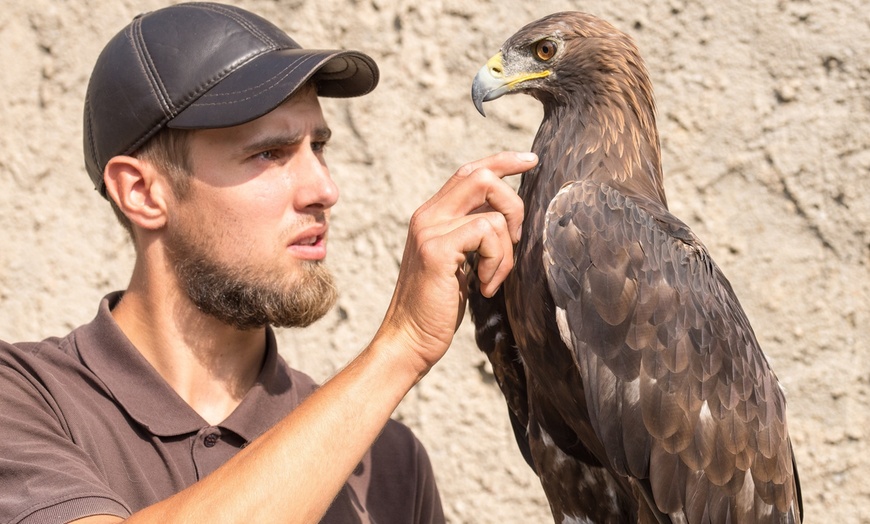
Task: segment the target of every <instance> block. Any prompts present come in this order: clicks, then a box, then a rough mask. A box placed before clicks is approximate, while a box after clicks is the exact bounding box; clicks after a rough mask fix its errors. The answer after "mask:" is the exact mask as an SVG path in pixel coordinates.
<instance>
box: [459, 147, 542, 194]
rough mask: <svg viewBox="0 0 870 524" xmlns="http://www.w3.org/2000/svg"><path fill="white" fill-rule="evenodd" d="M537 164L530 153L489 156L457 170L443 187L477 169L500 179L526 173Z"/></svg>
mask: <svg viewBox="0 0 870 524" xmlns="http://www.w3.org/2000/svg"><path fill="white" fill-rule="evenodd" d="M537 163H538V155H536V154H534V153H532V152H531V151H502V152H501V153H496V154H494V155H490V156H488V157H486V158H481V159H480V160H475V161H474V162H469V163H467V164H465V165H463V166H462V167H460V168H459V169H457V170H456V173H455V174H454V175H453V176H452V177H450V180H448V181H447V183H446V184H445V185H444V186H445V188H446V187H447V186H448V185H452V184H451V182H452V183H453V184H455V183H457V182H458V181H459V180H460V179H462V178H465V177H467V176H468V175H470V174H471V173H474V172H475V171H477V170H478V169H488V170H489V171H492V172H493V173H494V174H495V175H497V176H498V177H500V178H504V177H506V176H510V175H517V174H520V173H522V172H523V171H528V170H529V169H531V168H532V167H534V166H535V165H536V164H537Z"/></svg>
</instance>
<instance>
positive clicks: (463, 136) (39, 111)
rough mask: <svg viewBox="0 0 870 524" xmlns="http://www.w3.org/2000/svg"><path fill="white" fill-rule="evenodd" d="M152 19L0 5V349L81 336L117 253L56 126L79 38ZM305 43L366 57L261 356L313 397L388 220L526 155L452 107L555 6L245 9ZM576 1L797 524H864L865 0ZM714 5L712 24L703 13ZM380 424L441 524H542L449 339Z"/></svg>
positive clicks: (868, 283)
mask: <svg viewBox="0 0 870 524" xmlns="http://www.w3.org/2000/svg"><path fill="white" fill-rule="evenodd" d="M163 4H164V2H160V1H154V0H142V1H132V0H125V1H123V2H120V1H112V2H106V1H103V0H80V1H66V2H61V1H57V0H30V1H27V2H23V1H19V0H2V1H0V7H2V11H3V16H2V17H0V64H2V67H3V71H2V73H0V91H2V93H3V96H2V98H0V209H2V210H3V212H2V213H0V338H2V339H7V340H22V339H35V338H41V337H44V336H48V335H59V334H64V333H66V332H67V331H68V330H69V329H71V328H73V327H74V326H76V325H78V324H81V323H83V322H87V321H88V320H89V319H90V318H91V317H92V316H93V314H94V312H95V310H96V305H97V302H98V300H99V298H100V297H101V296H102V295H103V294H104V293H106V292H107V291H109V290H112V289H118V288H123V287H124V286H125V283H126V279H127V277H128V275H129V273H130V268H131V261H132V254H131V249H130V247H129V246H128V244H127V242H126V239H125V237H124V234H123V233H122V230H121V228H120V227H119V226H117V225H116V224H115V223H114V219H113V217H112V215H111V212H110V211H109V207H108V206H107V205H106V204H105V202H103V201H102V200H101V199H100V198H99V197H98V196H97V194H96V193H95V192H94V191H93V190H92V189H91V186H90V182H89V181H88V178H87V176H86V175H85V172H84V169H83V166H82V155H81V129H80V116H81V104H82V97H83V93H84V90H85V85H86V81H87V77H88V74H89V71H90V67H91V66H92V64H93V62H94V60H95V58H96V56H97V54H98V52H99V50H100V49H101V47H102V45H103V43H104V42H105V41H106V40H108V39H109V38H110V37H111V36H112V35H113V34H114V33H115V32H116V31H117V30H119V29H120V28H121V27H122V26H123V25H124V24H125V23H126V22H127V21H128V20H129V19H130V18H131V17H132V16H133V15H134V14H136V13H137V12H139V11H143V10H149V9H153V8H156V7H159V6H161V5H163ZM239 4H240V5H241V6H243V7H247V8H249V9H252V10H254V11H257V12H259V13H261V14H263V15H265V16H267V17H270V18H272V19H273V20H274V21H275V22H276V23H278V25H280V26H282V27H284V28H285V29H287V30H288V31H289V32H290V33H291V34H292V35H293V36H295V37H297V39H298V40H299V41H300V42H301V43H302V44H303V45H306V46H310V47H318V46H319V47H327V46H344V47H353V48H359V49H361V50H364V51H367V52H368V53H370V54H372V55H373V56H374V57H375V58H376V59H377V60H378V62H379V63H380V66H381V71H382V79H381V85H380V87H379V88H378V89H377V90H376V92H375V93H373V94H372V95H370V96H368V97H366V98H364V99H357V100H352V101H327V102H326V110H327V114H328V118H329V120H330V123H331V125H332V126H333V127H334V129H335V131H336V133H335V135H336V138H335V140H334V143H333V145H331V150H330V152H329V158H330V161H331V166H332V169H333V173H334V176H335V178H336V179H337V180H338V183H339V185H340V186H341V188H342V191H343V196H342V200H341V202H340V204H339V206H338V209H337V211H336V212H335V215H334V226H333V232H332V237H331V240H332V242H331V245H330V250H331V254H330V259H331V263H332V266H333V267H334V268H335V271H336V273H337V275H338V279H339V282H340V284H341V287H342V290H343V293H342V297H341V299H340V302H339V307H338V308H337V309H336V310H335V311H333V312H332V313H330V314H329V315H328V316H327V317H326V318H325V319H324V320H322V321H321V322H320V323H319V324H317V325H316V326H315V327H313V328H311V329H308V330H305V331H299V332H283V333H282V334H281V339H282V344H283V353H284V355H285V356H286V357H287V358H288V359H289V360H290V361H291V363H292V364H293V365H295V366H298V367H300V368H302V369H304V370H307V371H308V372H309V373H311V374H312V375H314V376H315V377H316V378H318V379H325V378H327V377H328V376H329V375H330V374H332V373H333V372H334V371H335V370H336V369H338V368H339V367H340V366H342V364H343V363H344V362H345V361H346V360H347V359H349V358H350V357H351V356H352V355H354V354H355V352H356V351H358V350H359V349H360V348H361V347H362V346H363V345H364V344H365V343H366V342H367V340H368V338H369V337H370V336H371V335H372V334H373V332H374V330H375V328H376V327H377V324H378V321H379V319H380V318H381V315H382V314H383V312H384V310H385V308H386V306H387V303H388V300H389V297H390V293H391V291H392V285H393V282H394V280H395V277H396V272H397V267H398V263H399V259H400V256H401V250H402V246H403V242H404V235H405V228H406V223H407V219H408V217H409V216H410V215H411V213H412V211H413V210H414V209H415V208H416V207H417V206H418V205H419V204H420V203H422V202H423V201H424V200H425V199H426V198H427V196H428V195H429V194H430V193H432V192H433V191H435V190H436V189H437V188H438V187H439V186H440V184H441V183H442V182H443V181H444V180H445V179H446V178H447V177H448V176H449V175H450V174H451V173H452V172H453V170H454V169H455V168H456V167H457V166H458V165H460V164H461V163H463V162H465V161H468V160H472V159H474V158H477V157H480V156H483V155H485V154H488V153H490V152H493V151H496V150H499V149H502V148H516V149H527V148H528V147H529V145H530V144H531V140H532V137H533V135H534V131H535V129H536V128H537V123H538V121H539V118H540V110H539V109H538V107H537V104H536V103H535V102H534V101H533V100H532V99H530V98H527V97H508V98H505V99H502V100H499V101H498V102H494V103H492V104H491V105H489V106H488V113H489V114H490V117H489V118H487V119H483V118H481V117H480V116H479V115H478V114H477V113H476V112H475V110H474V108H473V106H472V104H471V102H470V98H469V91H470V82H471V79H472V77H473V76H474V74H475V72H476V71H477V69H478V68H479V67H480V65H482V63H483V62H484V61H485V60H486V59H487V58H488V57H489V56H491V55H492V54H493V53H494V52H495V51H496V50H497V49H498V47H499V45H500V44H501V42H502V41H503V40H504V39H505V38H507V37H508V36H509V35H510V34H512V33H513V32H514V31H515V30H516V29H517V28H519V27H520V26H522V25H524V24H525V23H526V22H528V21H531V20H533V19H535V18H537V17H539V16H541V15H543V14H546V13H548V12H552V11H556V10H563V9H570V8H574V7H575V6H578V5H580V3H572V2H566V1H562V2H559V1H543V2H523V1H519V0H500V1H492V2H486V1H481V2H468V1H460V0H443V1H428V2H425V3H424V2H419V3H415V2H410V1H405V0H370V1H362V0H353V1H352V0H344V1H342V0H321V1H318V2H315V1H310V0H309V1H305V0H297V1H292V0H284V1H281V0H277V1H266V0H250V1H240V2H239ZM703 4H704V5H708V6H711V7H701V3H700V2H699V3H697V4H695V3H691V2H685V1H679V0H670V1H661V0H659V1H656V0H641V1H637V0H613V1H603V0H602V1H597V0H590V1H589V2H584V3H582V8H584V9H585V10H588V11H590V12H593V13H596V14H599V15H602V16H604V17H606V18H608V19H609V20H611V21H612V22H613V23H615V24H616V25H617V26H619V27H621V28H623V29H625V30H627V31H629V32H631V33H633V34H634V35H635V36H636V38H637V40H638V42H639V44H640V47H641V50H642V51H643V52H644V54H645V56H646V59H647V63H648V66H649V69H650V72H651V74H652V77H653V81H654V83H655V86H656V93H657V98H658V107H659V125H660V131H661V134H662V144H663V150H664V166H665V170H666V171H665V172H666V178H665V180H666V187H667V190H668V196H669V199H670V202H671V207H672V209H673V210H674V211H675V213H676V214H677V215H678V216H680V217H682V218H683V219H684V220H685V221H686V222H688V223H689V224H690V225H691V226H692V227H693V228H694V229H695V231H696V232H697V233H698V235H699V236H700V237H701V238H702V239H703V240H704V241H705V242H706V244H707V246H708V247H709V248H710V250H711V251H712V253H713V255H714V257H715V258H716V260H717V261H718V263H719V265H720V266H721V267H722V268H723V270H724V271H725V273H726V274H727V275H728V277H729V278H730V279H731V281H732V283H733V285H734V288H735V290H736V291H737V293H738V295H739V296H740V299H741V301H742V303H743V305H744V307H745V308H746V310H747V312H748V314H749V317H750V319H751V320H752V322H753V325H754V328H755V330H756V333H757V335H758V337H759V339H760V341H761V344H762V346H763V347H764V348H765V351H766V353H767V355H768V357H769V359H770V361H771V362H772V364H773V366H774V368H775V369H776V371H777V373H778V375H779V377H780V378H781V380H782V382H783V384H784V386H785V388H786V390H787V393H788V398H789V408H790V411H789V417H790V418H789V422H790V429H791V432H792V435H793V439H794V445H795V449H796V454H797V460H798V464H799V466H800V471H801V480H802V481H803V490H804V504H805V507H806V512H807V515H808V518H807V521H809V522H838V523H858V522H870V516H868V515H870V474H868V471H870V436H868V434H867V432H868V429H870V406H868V404H870V356H868V354H867V350H868V348H867V341H868V335H867V326H868V323H870V278H868V265H870V148H868V146H870V15H868V14H867V13H868V7H870V5H868V2H867V0H853V1H849V0H830V1H827V2H824V3H822V2H818V1H809V0H802V1H788V0H757V1H754V2H734V1H728V2H724V3H723V2H720V3H715V4H714V3H712V2H704V3H703ZM712 6H716V7H712ZM396 416H397V417H398V418H399V419H401V420H403V421H405V422H406V423H408V424H409V425H411V426H412V427H413V428H414V429H415V431H416V432H417V434H418V435H419V436H420V438H421V439H422V440H423V441H424V442H425V443H426V445H427V447H428V449H429V452H430V454H431V457H432V460H433V462H434V465H435V468H436V472H437V474H438V478H439V481H440V486H441V490H442V494H443V498H444V502H445V506H446V510H447V514H448V516H449V519H450V521H451V522H454V523H458V522H469V523H472V522H473V523H499V524H503V523H515V522H517V523H519V522H546V521H548V520H549V517H548V516H547V515H548V512H547V510H546V504H545V502H544V501H543V498H542V496H541V494H540V488H539V487H538V485H537V480H536V479H535V478H534V477H533V476H532V474H531V473H530V471H529V470H528V468H527V467H526V466H525V465H524V464H523V463H522V461H521V460H520V458H519V454H518V453H517V452H516V451H515V446H514V444H513V442H512V437H511V435H510V431H509V427H508V424H507V421H506V417H505V408H504V405H503V401H502V399H501V397H500V394H499V393H498V392H497V391H496V388H495V386H494V384H493V381H492V376H491V375H490V373H489V370H488V368H487V366H486V365H485V364H484V358H483V356H482V354H481V353H479V352H478V351H477V349H476V347H475V346H474V343H473V340H472V336H471V332H470V330H469V329H468V325H467V323H466V325H465V326H463V328H462V329H461V331H460V333H459V335H458V337H457V339H456V342H455V344H454V347H453V349H452V350H451V351H450V352H449V354H448V355H447V356H446V357H445V359H444V360H443V362H442V363H441V364H439V366H438V367H437V368H436V369H435V370H433V372H432V373H431V374H430V375H429V376H428V377H427V378H426V379H425V380H424V381H423V382H422V383H421V384H420V385H419V386H418V387H417V388H416V389H415V390H414V391H412V392H411V393H410V394H409V396H408V398H407V399H406V400H405V402H404V403H403V404H402V405H401V407H400V408H399V410H398V411H397V413H396Z"/></svg>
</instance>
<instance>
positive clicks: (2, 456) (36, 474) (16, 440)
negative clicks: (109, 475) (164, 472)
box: [0, 343, 131, 524]
mask: <svg viewBox="0 0 870 524" xmlns="http://www.w3.org/2000/svg"><path fill="white" fill-rule="evenodd" d="M28 356H29V355H26V354H24V353H22V352H20V350H17V349H16V348H10V346H7V345H5V344H2V343H0V406H2V410H0V523H3V524H6V523H9V524H13V523H14V524H18V523H40V524H53V523H65V522H69V521H71V520H75V519H78V518H82V517H86V516H89V515H103V514H105V515H117V516H119V517H127V516H129V515H130V513H131V512H130V511H129V509H128V508H127V507H126V506H125V504H124V503H123V502H122V501H121V500H119V497H118V496H117V495H116V494H115V493H113V492H112V490H111V489H110V487H109V486H108V483H107V482H106V480H105V478H102V476H101V475H100V473H99V470H98V468H97V467H96V465H95V464H94V463H93V461H92V460H91V459H90V458H89V457H88V455H87V454H86V453H85V451H84V450H83V449H82V448H80V447H79V446H77V445H76V444H75V443H74V442H73V440H72V438H71V437H70V435H69V432H68V431H67V428H65V425H64V423H63V418H62V417H61V416H59V415H58V412H57V405H56V403H55V402H54V400H53V398H52V395H51V394H50V392H49V391H48V389H47V388H46V387H45V386H44V385H43V384H41V383H40V381H39V380H38V379H37V378H36V374H35V372H34V370H33V366H32V365H31V364H32V363H33V362H29V361H28Z"/></svg>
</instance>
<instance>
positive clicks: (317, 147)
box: [311, 141, 326, 152]
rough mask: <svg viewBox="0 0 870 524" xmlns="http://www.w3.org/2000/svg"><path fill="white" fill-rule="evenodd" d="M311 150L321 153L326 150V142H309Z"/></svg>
mask: <svg viewBox="0 0 870 524" xmlns="http://www.w3.org/2000/svg"><path fill="white" fill-rule="evenodd" d="M311 150H312V151H317V152H322V151H324V150H326V141H322V142H311Z"/></svg>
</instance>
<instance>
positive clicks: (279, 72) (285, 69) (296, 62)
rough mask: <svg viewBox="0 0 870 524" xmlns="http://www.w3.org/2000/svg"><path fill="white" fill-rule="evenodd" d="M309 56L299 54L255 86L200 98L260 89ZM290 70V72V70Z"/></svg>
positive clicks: (297, 66) (207, 94) (204, 96)
mask: <svg viewBox="0 0 870 524" xmlns="http://www.w3.org/2000/svg"><path fill="white" fill-rule="evenodd" d="M309 58H311V56H300V57H299V58H297V59H296V60H295V61H293V62H291V63H290V64H288V65H287V66H286V67H284V69H281V70H280V71H278V72H277V73H275V74H274V75H272V76H271V77H270V78H268V79H266V80H264V81H262V82H260V83H259V84H258V85H255V86H253V87H248V88H246V89H242V90H240V91H229V92H226V93H205V94H204V95H202V96H201V97H200V100H202V99H203V98H207V97H215V98H217V97H222V96H231V95H238V94H242V93H246V92H248V91H254V90H258V89H260V88H261V87H262V86H264V85H266V84H268V83H271V82H274V81H275V79H276V78H278V77H279V76H281V75H284V76H285V77H286V76H287V75H288V74H290V73H286V74H285V71H287V70H288V69H290V68H292V70H293V71H295V70H296V69H298V68H299V62H300V61H303V60H307V59H309ZM234 72H235V71H234ZM291 72H292V71H291ZM269 89H271V88H269Z"/></svg>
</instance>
